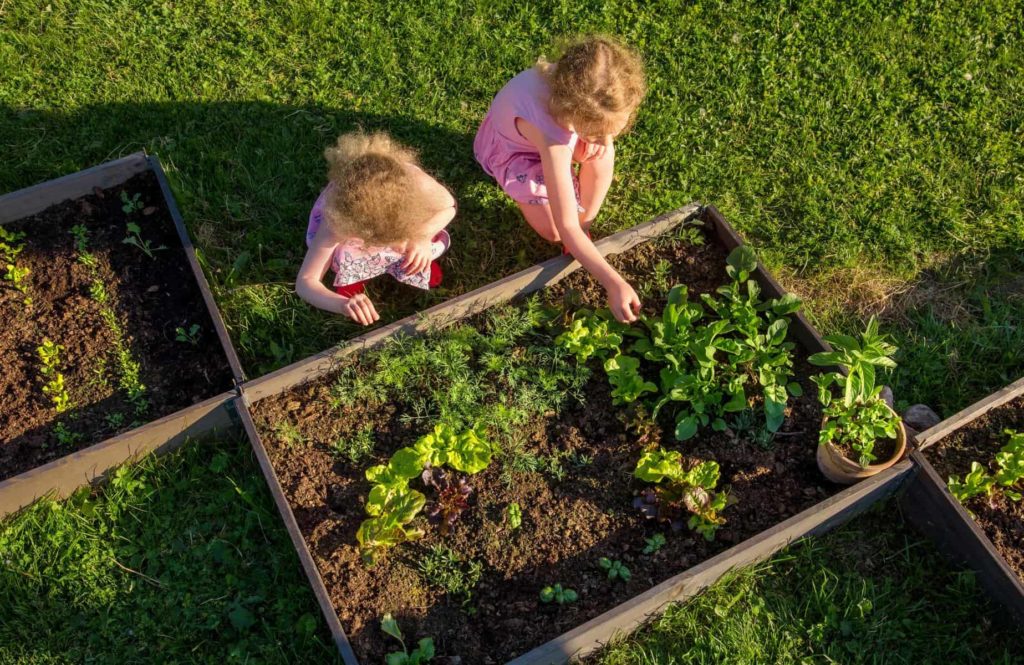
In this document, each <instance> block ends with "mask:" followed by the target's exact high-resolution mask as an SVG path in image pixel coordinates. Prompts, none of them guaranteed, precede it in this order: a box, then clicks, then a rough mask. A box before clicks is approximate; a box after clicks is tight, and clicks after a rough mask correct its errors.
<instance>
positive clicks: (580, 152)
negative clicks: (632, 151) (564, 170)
mask: <svg viewBox="0 0 1024 665" xmlns="http://www.w3.org/2000/svg"><path fill="white" fill-rule="evenodd" d="M613 145H614V139H613V138H612V137H611V136H610V135H609V136H604V137H602V138H600V139H597V140H594V141H586V140H584V139H582V138H580V139H577V141H576V148H575V149H574V150H573V152H572V158H573V161H575V162H579V163H580V164H582V163H584V162H591V161H594V160H596V159H601V158H603V157H604V156H605V155H606V154H608V151H609V150H611V149H612V146H613Z"/></svg>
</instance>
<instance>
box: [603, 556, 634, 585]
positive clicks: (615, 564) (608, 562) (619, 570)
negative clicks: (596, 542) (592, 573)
mask: <svg viewBox="0 0 1024 665" xmlns="http://www.w3.org/2000/svg"><path fill="white" fill-rule="evenodd" d="M597 565H599V566H600V567H601V570H603V571H605V572H606V573H607V574H608V579H610V580H621V581H623V582H628V581H629V580H630V579H632V577H633V573H631V572H629V568H626V565H625V564H624V563H622V562H621V561H619V560H618V559H615V560H614V561H613V560H612V559H609V558H608V557H604V556H603V557H601V558H600V559H598V560H597Z"/></svg>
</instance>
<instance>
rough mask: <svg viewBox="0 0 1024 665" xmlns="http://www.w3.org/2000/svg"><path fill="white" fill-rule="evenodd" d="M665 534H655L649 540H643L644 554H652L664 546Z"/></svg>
mask: <svg viewBox="0 0 1024 665" xmlns="http://www.w3.org/2000/svg"><path fill="white" fill-rule="evenodd" d="M666 542H668V541H666V540H665V534H663V533H656V534H654V535H653V536H651V537H650V538H644V543H645V545H644V550H643V551H644V554H654V553H655V552H657V551H658V550H660V549H661V548H662V547H664V546H665V544H666Z"/></svg>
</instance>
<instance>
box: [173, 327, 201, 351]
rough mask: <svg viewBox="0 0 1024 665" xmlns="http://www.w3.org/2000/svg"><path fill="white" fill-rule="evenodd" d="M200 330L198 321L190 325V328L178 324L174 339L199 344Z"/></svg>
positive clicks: (194, 344)
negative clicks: (186, 328)
mask: <svg viewBox="0 0 1024 665" xmlns="http://www.w3.org/2000/svg"><path fill="white" fill-rule="evenodd" d="M199 331H200V328H199V324H198V323H193V324H192V325H191V326H189V328H188V330H185V329H184V328H182V327H181V326H178V327H177V328H175V329H174V332H175V333H176V336H175V338H174V339H175V340H177V341H179V342H186V343H188V344H191V345H192V346H198V345H199Z"/></svg>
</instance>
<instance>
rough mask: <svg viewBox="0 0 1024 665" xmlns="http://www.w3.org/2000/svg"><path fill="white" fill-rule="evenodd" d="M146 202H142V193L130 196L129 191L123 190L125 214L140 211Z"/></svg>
mask: <svg viewBox="0 0 1024 665" xmlns="http://www.w3.org/2000/svg"><path fill="white" fill-rule="evenodd" d="M144 207H146V204H145V203H143V202H142V194H135V195H134V196H128V192H124V191H122V192H121V210H123V211H124V214H126V215H131V214H132V213H136V212H139V211H140V210H142V209H143V208H144Z"/></svg>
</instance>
